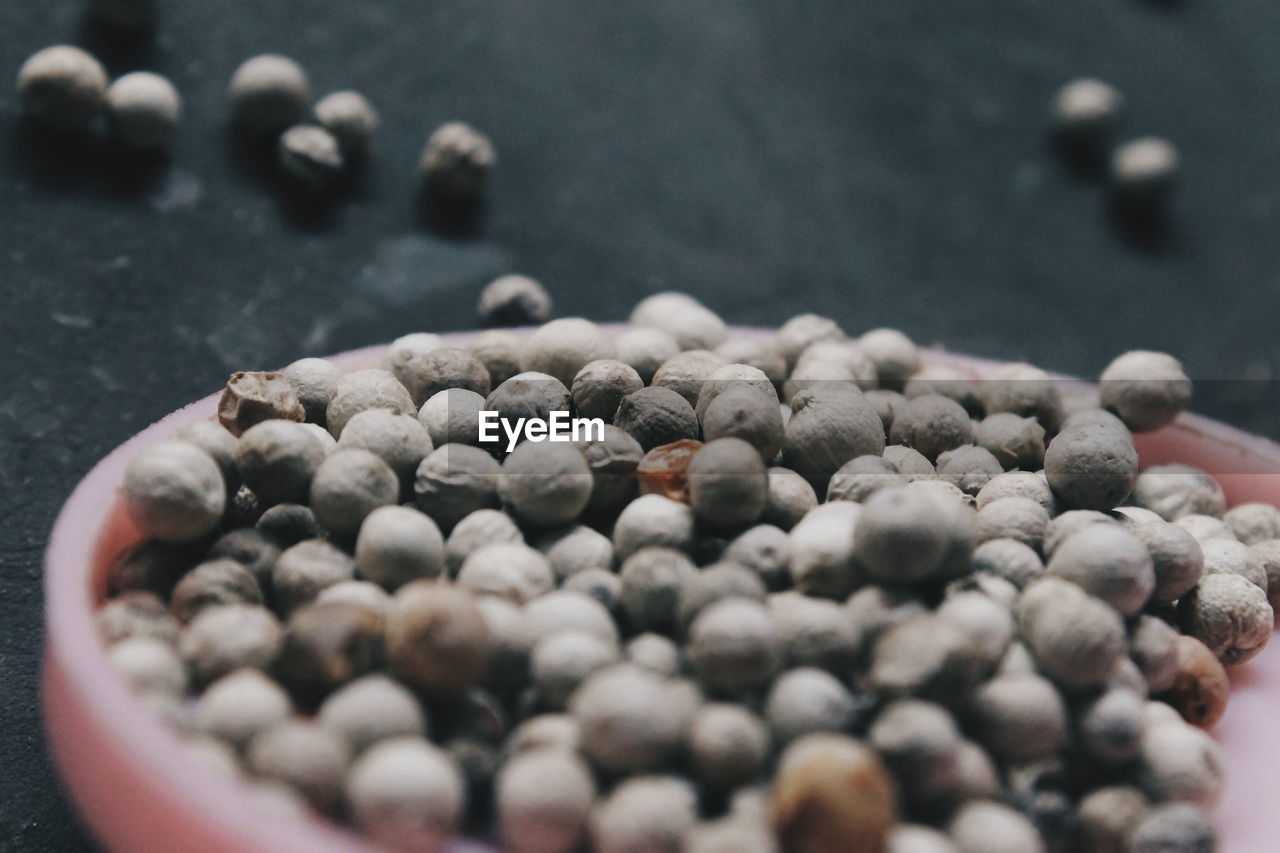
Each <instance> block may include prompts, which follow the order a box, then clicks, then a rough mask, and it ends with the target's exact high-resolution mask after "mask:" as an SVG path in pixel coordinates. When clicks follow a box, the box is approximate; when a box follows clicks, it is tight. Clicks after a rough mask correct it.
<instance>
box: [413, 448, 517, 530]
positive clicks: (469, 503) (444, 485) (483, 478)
mask: <svg viewBox="0 0 1280 853" xmlns="http://www.w3.org/2000/svg"><path fill="white" fill-rule="evenodd" d="M500 471H501V466H499V464H498V462H497V461H496V460H495V459H494V458H493V457H492V456H490V455H489V454H488V453H485V452H484V451H483V450H480V449H479V448H476V447H468V446H466V445H462V444H446V445H443V446H441V447H437V448H436V449H435V450H434V451H433V452H432V453H431V454H430V455H428V456H427V457H426V458H425V459H424V460H422V463H421V464H420V465H419V466H418V470H417V473H416V475H415V479H414V486H413V490H414V499H415V502H416V504H417V507H418V509H420V510H422V512H424V513H426V514H427V515H429V516H430V517H431V518H432V519H433V520H434V521H435V522H436V523H437V524H439V525H440V527H441V528H442V529H444V530H451V529H452V528H453V527H454V526H455V525H457V524H458V523H459V522H460V521H462V519H464V518H466V517H467V516H468V515H471V514H472V513H473V512H476V511H478V510H481V509H489V508H492V507H496V506H498V475H499V473H500Z"/></svg>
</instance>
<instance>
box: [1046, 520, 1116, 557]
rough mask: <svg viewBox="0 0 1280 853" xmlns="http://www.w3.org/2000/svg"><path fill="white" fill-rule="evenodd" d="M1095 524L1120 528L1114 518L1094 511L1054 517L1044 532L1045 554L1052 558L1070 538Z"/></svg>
mask: <svg viewBox="0 0 1280 853" xmlns="http://www.w3.org/2000/svg"><path fill="white" fill-rule="evenodd" d="M1094 524H1106V525H1111V526H1118V525H1119V522H1118V521H1117V520H1116V519H1115V517H1114V516H1112V515H1109V514H1107V513H1105V512H1098V511H1097V510H1093V509H1070V510H1067V511H1066V512H1063V513H1060V514H1058V515H1056V516H1054V517H1053V519H1052V520H1051V521H1050V522H1049V526H1048V527H1047V528H1046V529H1045V532H1044V554H1045V556H1046V557H1052V556H1053V552H1054V551H1056V550H1058V546H1059V545H1061V544H1062V543H1063V542H1065V541H1067V539H1068V538H1070V537H1071V536H1073V535H1075V534H1076V533H1078V532H1080V531H1081V530H1083V529H1084V528H1086V527H1089V526H1091V525H1094Z"/></svg>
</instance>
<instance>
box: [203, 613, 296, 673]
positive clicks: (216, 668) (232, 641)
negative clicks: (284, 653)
mask: <svg viewBox="0 0 1280 853" xmlns="http://www.w3.org/2000/svg"><path fill="white" fill-rule="evenodd" d="M282 641H283V632H282V630H281V628H280V623H279V622H278V621H276V618H275V616H273V615H271V611H269V610H267V609H266V608H265V607H257V606H253V605H246V604H227V605H223V606H220V607H209V608H207V609H205V610H203V611H201V612H200V614H199V615H198V616H196V618H195V619H192V620H191V624H189V625H187V626H186V627H185V628H184V629H183V630H182V635H181V636H180V637H179V638H178V652H179V654H181V655H182V660H183V662H184V663H186V665H187V670H188V671H189V672H190V673H191V678H192V681H193V682H195V683H196V684H208V683H209V682H211V681H214V680H216V679H218V678H221V677H222V676H224V675H226V674H227V673H229V672H234V671H235V670H237V669H242V668H244V667H251V668H254V669H266V668H267V667H268V666H270V665H271V663H272V661H274V660H275V658H276V655H278V654H279V653H280V646H281V643H282Z"/></svg>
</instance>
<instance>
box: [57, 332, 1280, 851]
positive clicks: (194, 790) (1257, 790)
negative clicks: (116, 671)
mask: <svg viewBox="0 0 1280 853" xmlns="http://www.w3.org/2000/svg"><path fill="white" fill-rule="evenodd" d="M756 333H757V334H762V333H760V332H756ZM445 337H446V340H448V341H449V343H450V344H451V345H458V344H461V343H464V342H465V341H466V340H467V338H468V337H469V335H468V334H466V333H463V334H456V335H447V336H445ZM383 349H384V348H383V347H373V348H369V349H363V350H356V351H353V352H348V353H344V354H342V355H339V356H335V357H334V359H333V360H334V361H335V362H337V363H338V364H339V365H341V366H342V367H343V368H345V369H348V370H355V369H360V368H364V367H371V366H376V365H377V364H378V362H379V359H380V356H381V354H382V352H383ZM927 359H928V360H929V361H930V362H933V363H945V364H951V365H955V366H959V367H963V368H965V369H968V370H971V371H973V372H974V373H975V375H980V374H981V373H983V372H985V371H987V370H989V369H990V368H991V367H992V366H993V363H992V362H987V361H981V360H977V359H972V358H968V357H965V356H958V355H955V354H951V353H946V352H940V351H934V352H930V353H928V354H927ZM216 406H217V395H213V396H210V397H206V398H204V399H203V400H200V401H198V402H195V403H192V404H191V405H189V406H187V407H185V408H183V409H180V410H179V411H177V412H174V413H173V414H171V415H169V416H168V417H166V418H164V419H163V420H161V421H159V422H158V423H156V424H153V425H152V426H150V427H148V428H147V429H145V430H143V431H142V432H141V433H139V434H138V435H136V436H134V437H133V438H132V439H130V440H129V441H127V442H125V443H124V444H123V445H121V446H120V447H118V448H117V449H116V450H115V451H113V452H112V453H111V454H110V455H109V456H107V457H106V458H105V459H103V460H102V461H101V462H100V463H98V465H97V466H95V467H94V469H93V470H92V471H90V472H89V474H88V476H86V477H85V478H84V480H82V481H81V482H80V484H79V485H78V486H77V487H76V490H75V492H74V493H73V494H72V495H71V498H70V499H69V500H68V501H67V503H66V505H65V506H64V507H63V508H62V511H61V513H60V514H59V515H58V520H57V522H56V523H55V525H54V528H53V533H52V536H51V538H50V542H49V548H48V551H47V553H46V557H45V619H46V627H47V630H46V637H45V652H44V678H43V705H44V718H45V726H46V729H47V730H48V733H49V739H50V742H51V744H52V749H53V756H54V760H55V761H56V763H57V765H58V768H59V770H60V771H61V773H62V777H63V780H64V781H65V783H66V786H67V788H68V790H69V791H70V792H71V795H72V797H73V799H74V800H75V802H76V805H77V806H78V807H79V810H80V812H81V814H82V816H83V817H84V819H85V821H86V822H87V823H88V824H89V825H90V826H91V827H92V828H93V830H94V832H95V833H96V834H97V836H98V838H99V839H100V840H101V841H102V842H103V843H104V844H105V845H106V846H107V847H108V848H110V849H112V850H120V851H147V850H155V851H170V850H183V851H188V853H230V851H238V852H239V853H248V851H261V853H279V851H300V853H301V852H302V851H305V853H339V851H345V852H346V853H351V851H355V853H358V852H359V851H370V853H372V851H373V850H374V848H373V847H372V846H370V845H369V844H367V843H365V842H363V841H362V840H360V839H359V838H358V837H356V836H355V835H353V834H351V833H349V832H346V831H344V830H342V829H341V828H337V827H334V826H330V825H327V824H325V823H323V822H320V821H305V820H288V819H281V818H280V817H279V816H278V815H275V814H272V813H271V812H268V811H266V810H265V809H263V808H262V807H261V806H259V805H258V804H257V803H256V802H255V801H254V800H253V799H251V797H249V796H248V795H247V794H246V793H245V791H244V790H243V788H242V787H241V786H240V785H238V784H237V783H236V782H234V781H232V780H229V779H224V778H222V777H220V776H218V775H217V774H215V773H212V772H208V771H205V770H203V769H202V768H200V767H199V766H197V765H195V764H194V763H193V762H192V761H191V759H189V758H187V757H186V756H185V754H184V753H183V751H182V750H181V748H180V743H179V740H178V738H177V737H176V736H175V735H174V734H173V733H172V732H170V731H169V729H168V728H167V727H166V726H165V725H164V724H163V723H161V722H160V721H159V720H158V719H157V718H155V717H153V716H152V715H151V714H150V712H148V711H147V710H146V709H145V708H144V707H143V706H142V704H141V703H139V702H138V700H137V699H135V698H134V696H133V695H132V694H131V693H130V692H129V690H128V689H127V688H126V687H125V685H124V684H123V683H122V682H121V681H120V680H119V679H117V678H116V677H115V676H114V675H113V674H112V673H111V671H110V669H109V668H108V665H107V658H106V649H105V647H104V646H103V644H102V641H101V640H100V639H99V637H98V634H97V631H96V628H95V625H94V620H93V615H94V609H95V607H96V606H97V605H98V604H99V603H100V602H101V601H102V599H103V598H104V596H105V592H106V572H107V569H108V567H109V566H110V564H111V562H112V561H113V559H114V558H115V557H116V556H117V555H118V554H120V553H121V552H122V551H123V550H125V549H126V548H128V547H129V546H131V545H133V544H135V543H136V542H137V541H138V540H139V539H140V534H139V532H138V531H137V529H136V528H135V527H134V526H133V524H132V523H131V522H130V521H129V519H128V518H127V517H126V516H125V514H124V512H123V509H122V507H121V504H120V501H119V499H118V495H117V489H118V486H119V484H120V482H121V481H122V479H123V476H124V470H125V467H126V466H127V465H128V463H129V461H130V460H131V459H133V458H134V457H135V456H136V455H137V454H138V453H139V452H141V451H142V450H143V449H144V448H146V447H149V446H150V445H153V444H155V443H157V442H159V441H161V440H163V439H165V438H166V437H168V436H169V435H170V434H171V433H172V432H173V431H174V430H175V429H177V428H178V427H180V426H182V425H183V424H186V423H190V422H192V421H196V420H201V419H206V418H211V417H213V416H214V415H215V412H216ZM1137 443H1138V449H1139V452H1140V454H1141V458H1142V462H1143V465H1144V466H1145V465H1155V464H1161V463H1164V462H1186V463H1188V464H1192V465H1197V466H1199V467H1202V468H1205V469H1206V470H1209V471H1213V472H1219V471H1223V472H1233V473H1227V474H1220V475H1216V476H1217V477H1218V480H1219V481H1220V482H1221V483H1222V486H1223V488H1224V489H1225V490H1226V493H1227V498H1228V500H1229V501H1230V502H1231V503H1232V504H1235V503H1241V502H1245V501H1265V502H1267V503H1272V504H1280V445H1278V444H1275V443H1273V442H1270V441H1267V440H1265V439H1262V438H1258V437H1256V436H1251V435H1247V434H1245V433H1242V432H1240V431H1238V430H1235V429H1232V428H1231V427H1228V426H1224V425H1222V424H1219V423H1216V422H1214V421H1210V420H1208V419H1206V418H1202V417H1198V416H1195V415H1184V416H1183V417H1181V418H1179V419H1178V422H1177V423H1175V424H1174V425H1172V426H1170V427H1167V428H1165V429H1162V430H1160V431H1158V432H1155V433H1151V434H1147V435H1142V436H1139V437H1138V442H1137ZM1231 681H1232V688H1233V693H1232V697H1231V703H1230V707H1229V709H1228V711H1227V714H1226V716H1225V717H1224V719H1223V721H1222V722H1221V723H1220V724H1219V725H1218V727H1217V728H1216V729H1215V731H1214V735H1215V737H1217V739H1218V740H1219V742H1220V743H1221V744H1222V747H1223V749H1224V750H1225V752H1226V755H1227V761H1228V780H1227V790H1226V795H1225V798H1224V801H1223V803H1222V806H1221V809H1220V811H1219V812H1218V821H1217V822H1218V826H1219V829H1220V834H1221V844H1220V847H1219V849H1220V850H1222V851H1226V853H1256V851H1261V850H1271V849H1275V835H1276V829H1277V822H1276V821H1275V820H1274V819H1273V818H1272V817H1271V812H1270V808H1271V802H1270V801H1271V796H1270V789H1271V784H1270V780H1271V779H1272V778H1273V776H1274V773H1275V768H1277V767H1280V737H1277V736H1276V735H1275V722H1276V719H1277V718H1276V711H1275V709H1276V708H1280V644H1276V645H1272V646H1271V647H1269V648H1268V649H1267V650H1266V651H1264V652H1263V653H1262V654H1261V655H1259V656H1258V657H1257V658H1255V659H1254V660H1253V661H1251V662H1250V663H1248V664H1245V665H1243V666H1239V667H1235V668H1234V669H1232V670H1231ZM487 849H488V848H485V847H482V846H480V845H477V844H474V843H471V842H465V841H459V842H457V843H456V844H454V845H453V846H452V847H451V851H452V853H482V851H485V850H487Z"/></svg>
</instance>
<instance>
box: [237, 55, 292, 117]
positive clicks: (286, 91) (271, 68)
mask: <svg viewBox="0 0 1280 853" xmlns="http://www.w3.org/2000/svg"><path fill="white" fill-rule="evenodd" d="M227 99H228V100H229V101H230V105H231V120H232V122H233V123H235V124H236V125H237V126H239V127H241V128H243V129H244V130H246V131H249V132H250V133H255V134H263V135H266V134H270V133H277V132H279V131H280V130H282V129H284V128H286V127H288V126H289V125H291V124H293V123H294V122H296V121H297V120H298V119H300V118H302V116H303V115H304V114H305V113H306V111H307V104H308V103H310V101H311V85H310V83H308V81H307V74H306V72H305V71H303V70H302V67H301V66H299V65H298V63H296V62H294V61H293V60H292V59H289V58H288V57H284V56H277V55H275V54H263V55H261V56H255V57H253V58H251V59H247V60H245V61H244V63H243V64H241V65H240V67H239V68H237V69H236V71H235V73H234V74H232V75H231V83H230V84H229V85H228V87H227Z"/></svg>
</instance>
